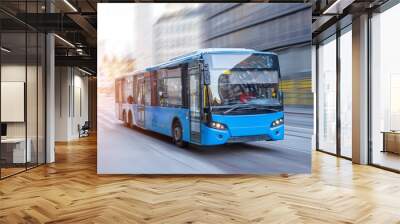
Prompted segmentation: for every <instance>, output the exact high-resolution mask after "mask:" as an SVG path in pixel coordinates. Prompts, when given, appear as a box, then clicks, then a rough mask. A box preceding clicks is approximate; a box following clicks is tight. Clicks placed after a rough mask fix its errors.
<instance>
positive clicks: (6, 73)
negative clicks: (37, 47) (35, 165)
mask: <svg viewBox="0 0 400 224" xmlns="http://www.w3.org/2000/svg"><path fill="white" fill-rule="evenodd" d="M1 47H2V49H3V50H1V87H0V88H1V107H0V110H1V124H2V137H1V146H0V147H1V161H2V166H1V176H2V177H6V176H10V175H13V174H15V173H18V172H21V171H24V170H25V169H26V162H30V158H31V154H30V153H31V151H29V150H28V151H27V146H28V149H29V145H30V142H27V140H26V139H27V136H26V134H27V125H26V110H25V108H26V105H25V99H26V80H27V79H26V74H27V67H26V56H27V52H26V33H25V32H15V33H4V32H3V33H2V34H1ZM4 49H6V50H4Z"/></svg>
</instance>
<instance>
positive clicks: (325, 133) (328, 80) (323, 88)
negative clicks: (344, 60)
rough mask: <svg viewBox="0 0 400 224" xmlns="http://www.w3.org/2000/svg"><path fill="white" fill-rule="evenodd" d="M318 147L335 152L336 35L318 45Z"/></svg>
mask: <svg viewBox="0 0 400 224" xmlns="http://www.w3.org/2000/svg"><path fill="white" fill-rule="evenodd" d="M317 54H318V84H317V85H318V149H319V150H322V151H326V152H329V153H335V154H336V36H335V35H334V36H332V37H330V38H329V39H327V40H326V41H324V42H322V43H321V44H320V45H319V46H318V52H317Z"/></svg>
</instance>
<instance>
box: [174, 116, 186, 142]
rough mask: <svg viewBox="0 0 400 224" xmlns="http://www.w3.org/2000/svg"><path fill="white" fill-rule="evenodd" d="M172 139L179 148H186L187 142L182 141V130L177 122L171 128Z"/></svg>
mask: <svg viewBox="0 0 400 224" xmlns="http://www.w3.org/2000/svg"><path fill="white" fill-rule="evenodd" d="M172 139H173V141H174V143H175V145H177V146H179V147H185V146H187V142H185V141H183V130H182V126H181V123H180V122H179V121H175V122H174V125H173V126H172Z"/></svg>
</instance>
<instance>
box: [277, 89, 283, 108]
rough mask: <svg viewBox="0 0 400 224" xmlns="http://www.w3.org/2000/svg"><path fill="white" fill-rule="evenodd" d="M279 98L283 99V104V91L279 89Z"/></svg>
mask: <svg viewBox="0 0 400 224" xmlns="http://www.w3.org/2000/svg"><path fill="white" fill-rule="evenodd" d="M278 94H279V100H280V101H281V103H282V105H283V92H282V91H279V93H278Z"/></svg>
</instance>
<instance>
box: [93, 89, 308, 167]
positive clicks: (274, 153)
mask: <svg viewBox="0 0 400 224" xmlns="http://www.w3.org/2000/svg"><path fill="white" fill-rule="evenodd" d="M99 105H100V108H99V111H98V157H97V160H98V166H97V167H98V168H97V169H98V173H100V174H248V173H254V174H277V173H309V172H310V169H311V167H310V166H311V133H312V114H310V113H309V111H307V109H305V108H290V111H288V112H287V113H285V122H286V126H287V135H286V136H285V140H283V141H277V142H266V141H265V142H254V143H246V144H245V143H243V144H242V143H241V144H228V145H223V146H216V147H197V146H189V147H188V148H179V147H176V146H175V145H173V144H172V143H171V140H170V139H169V138H168V137H165V136H163V135H159V134H156V133H153V132H149V131H144V130H139V129H129V128H126V127H124V126H123V125H122V123H121V122H120V121H118V120H116V119H115V114H114V113H115V112H114V111H115V110H114V104H113V102H112V99H111V98H108V97H105V96H99ZM106 105H112V106H106Z"/></svg>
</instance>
